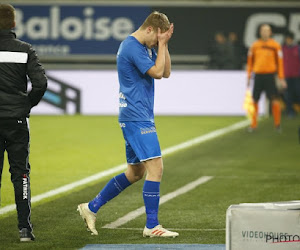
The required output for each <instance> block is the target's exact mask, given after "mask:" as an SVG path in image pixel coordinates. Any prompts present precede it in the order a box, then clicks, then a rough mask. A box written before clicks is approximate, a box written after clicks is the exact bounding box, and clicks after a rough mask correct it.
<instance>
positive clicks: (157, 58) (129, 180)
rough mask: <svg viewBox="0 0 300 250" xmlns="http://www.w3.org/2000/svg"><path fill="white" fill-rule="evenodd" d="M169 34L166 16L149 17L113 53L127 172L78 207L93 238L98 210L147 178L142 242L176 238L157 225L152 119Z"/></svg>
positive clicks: (167, 68) (159, 168)
mask: <svg viewBox="0 0 300 250" xmlns="http://www.w3.org/2000/svg"><path fill="white" fill-rule="evenodd" d="M173 30H174V26H173V24H170V22H169V20H168V18H167V16H166V15H165V14H163V13H159V12H157V11H154V12H152V13H151V14H150V15H149V16H148V17H147V19H146V20H145V21H144V23H143V24H142V26H141V27H140V28H139V29H138V30H137V31H135V32H134V33H132V34H131V35H130V36H128V37H127V38H126V39H125V40H124V41H123V42H122V43H121V45H120V47H119V51H118V54H117V68H118V76H119V83H120V93H119V101H120V102H119V108H120V109H119V123H120V127H121V128H122V131H123V136H124V139H125V145H126V157H127V163H128V168H127V170H126V171H125V173H122V174H120V175H118V176H115V177H114V178H112V179H111V180H110V181H109V182H108V183H107V185H106V186H105V187H104V188H103V189H102V190H101V192H100V193H99V194H98V195H97V196H96V197H95V198H94V199H93V200H92V201H90V202H89V203H83V204H80V205H79V206H78V211H79V213H80V215H81V217H82V218H83V220H84V221H85V223H86V226H87V228H88V230H89V231H91V232H92V234H94V235H97V234H98V232H97V230H96V227H95V222H96V213H97V212H98V210H99V209H100V207H101V206H103V205H104V204H106V203H107V202H108V201H109V200H111V199H112V198H114V197H115V196H117V195H118V194H119V193H121V192H122V191H123V190H124V189H125V188H127V187H128V186H130V185H131V184H133V183H135V182H137V181H139V180H140V179H142V178H143V177H144V174H145V172H147V174H146V179H145V183H144V187H143V198H144V203H145V207H146V215H147V221H146V226H145V228H144V231H143V236H144V237H147V236H148V237H176V236H178V233H176V232H171V231H169V230H167V229H165V228H163V227H162V226H161V225H160V224H159V222H158V207H159V198H160V182H161V178H162V173H163V162H162V157H161V151H160V145H159V142H158V138H157V134H156V128H155V124H154V114H153V106H154V78H155V79H161V78H163V77H165V78H168V77H169V76H170V73H171V59H170V54H169V51H168V41H169V40H170V38H171V36H172V34H173ZM156 46H157V47H158V52H157V54H156V51H155V49H154V47H156Z"/></svg>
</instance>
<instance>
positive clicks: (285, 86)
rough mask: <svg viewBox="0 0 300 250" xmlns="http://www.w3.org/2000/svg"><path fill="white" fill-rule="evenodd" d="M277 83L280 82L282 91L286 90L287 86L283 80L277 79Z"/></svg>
mask: <svg viewBox="0 0 300 250" xmlns="http://www.w3.org/2000/svg"><path fill="white" fill-rule="evenodd" d="M279 82H280V84H281V87H282V88H283V89H286V88H287V84H286V81H285V79H279Z"/></svg>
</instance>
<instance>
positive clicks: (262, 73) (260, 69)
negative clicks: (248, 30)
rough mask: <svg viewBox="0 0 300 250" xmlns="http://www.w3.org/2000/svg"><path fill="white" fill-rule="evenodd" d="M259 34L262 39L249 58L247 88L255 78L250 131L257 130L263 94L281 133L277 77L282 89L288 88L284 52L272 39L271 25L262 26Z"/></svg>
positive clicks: (276, 127)
mask: <svg viewBox="0 0 300 250" xmlns="http://www.w3.org/2000/svg"><path fill="white" fill-rule="evenodd" d="M259 34H260V39H258V40H257V41H255V42H254V43H253V44H252V46H251V47H250V49H249V51H248V58H247V73H248V81H247V86H248V87H249V86H250V79H251V77H252V76H254V88H253V101H254V108H255V112H254V114H253V117H252V122H251V126H250V127H249V131H250V132H252V131H254V130H255V129H256V128H257V115H258V101H259V98H260V95H261V93H262V92H265V93H266V95H267V98H268V99H269V100H270V102H271V105H272V115H273V118H274V126H275V129H276V130H277V131H280V130H281V127H280V121H281V107H280V101H279V95H278V90H277V88H276V82H275V77H276V74H278V78H279V81H280V83H281V85H282V87H283V88H286V82H285V79H284V70H283V59H282V50H281V46H280V44H279V43H278V42H276V41H275V40H274V39H272V38H271V35H272V29H271V27H270V25H268V24H263V25H261V27H260V29H259Z"/></svg>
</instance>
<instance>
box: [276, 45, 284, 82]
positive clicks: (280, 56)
mask: <svg viewBox="0 0 300 250" xmlns="http://www.w3.org/2000/svg"><path fill="white" fill-rule="evenodd" d="M276 53H277V65H278V68H277V72H278V77H279V78H280V79H283V78H284V70H283V53H282V49H281V46H280V44H278V46H277V48H276Z"/></svg>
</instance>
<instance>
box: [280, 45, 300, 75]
mask: <svg viewBox="0 0 300 250" xmlns="http://www.w3.org/2000/svg"><path fill="white" fill-rule="evenodd" d="M282 52H283V66H284V74H285V78H292V77H300V47H299V46H298V45H293V46H287V45H284V46H283V47H282Z"/></svg>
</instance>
